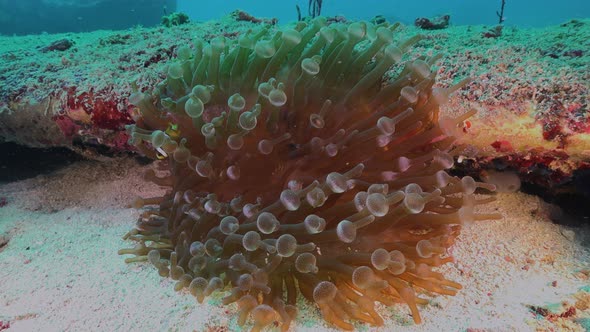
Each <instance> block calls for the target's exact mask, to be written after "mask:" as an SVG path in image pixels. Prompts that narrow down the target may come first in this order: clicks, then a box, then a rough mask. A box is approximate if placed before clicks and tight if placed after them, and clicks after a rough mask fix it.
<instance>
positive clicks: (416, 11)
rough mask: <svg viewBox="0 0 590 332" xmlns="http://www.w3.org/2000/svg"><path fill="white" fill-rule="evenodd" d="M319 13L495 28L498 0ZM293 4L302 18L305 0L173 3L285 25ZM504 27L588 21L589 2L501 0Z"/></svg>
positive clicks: (325, 7) (345, 4)
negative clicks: (439, 18) (444, 19)
mask: <svg viewBox="0 0 590 332" xmlns="http://www.w3.org/2000/svg"><path fill="white" fill-rule="evenodd" d="M321 2H322V15H325V16H336V15H343V16H345V17H347V18H349V19H361V20H368V19H371V18H373V17H374V16H376V15H382V16H384V17H385V18H387V19H388V20H389V21H400V22H402V23H411V22H413V21H414V20H415V19H416V18H417V17H431V16H436V15H440V14H450V15H451V23H453V24H457V25H467V24H496V23H498V17H497V16H496V11H497V10H499V9H500V6H501V3H502V0H485V1H484V0H447V1H440V0H422V1H397V0H363V1H353V0H325V1H321ZM295 5H299V7H300V8H301V11H302V14H305V13H306V12H307V7H308V1H306V0H294V1H268V0H259V1H243V0H224V1H195V0H178V3H177V6H178V10H179V11H182V12H185V13H187V14H188V15H189V16H190V17H191V18H192V19H194V20H209V19H212V18H217V17H219V16H221V15H224V14H227V13H228V12H231V11H232V10H235V9H236V8H239V9H242V10H245V11H247V12H248V13H250V14H252V15H254V16H263V17H276V18H278V19H279V22H282V23H286V22H289V21H293V20H296V19H297V13H296V10H295ZM504 16H505V18H506V22H505V23H506V24H509V25H517V26H523V27H540V26H547V25H554V24H559V23H563V22H564V21H566V20H569V19H572V18H584V17H590V1H589V0H563V1H553V0H506V5H505V13H504Z"/></svg>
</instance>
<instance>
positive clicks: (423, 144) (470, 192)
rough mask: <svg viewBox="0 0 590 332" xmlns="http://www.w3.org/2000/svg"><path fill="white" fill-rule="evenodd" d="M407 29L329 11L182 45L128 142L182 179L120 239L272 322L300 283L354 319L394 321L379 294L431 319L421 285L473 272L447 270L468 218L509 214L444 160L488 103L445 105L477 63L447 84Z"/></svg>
mask: <svg viewBox="0 0 590 332" xmlns="http://www.w3.org/2000/svg"><path fill="white" fill-rule="evenodd" d="M392 30H395V26H393V27H388V26H387V25H382V26H374V25H372V24H370V23H365V22H355V23H351V24H332V25H330V26H326V20H325V19H324V18H321V17H319V18H316V19H314V20H313V21H312V22H310V23H309V25H306V24H304V23H299V24H298V25H297V26H296V27H295V29H289V28H286V29H283V30H281V31H278V32H276V33H275V34H273V35H272V36H270V37H266V35H267V31H266V30H265V29H264V28H263V29H260V30H258V31H252V32H250V33H248V34H244V35H242V36H241V37H240V38H239V40H238V41H237V42H236V41H231V40H228V39H226V38H224V37H216V38H214V39H212V40H211V41H210V42H204V41H202V40H197V41H196V42H195V43H194V47H192V48H191V47H189V46H184V47H182V48H181V49H179V50H178V58H177V59H176V60H175V61H173V62H172V63H170V64H169V67H168V70H167V78H166V79H165V80H164V81H163V82H162V83H161V84H158V85H157V86H156V87H155V88H153V89H152V90H143V91H142V90H141V89H139V87H136V90H135V92H133V94H132V95H131V96H130V97H129V100H130V102H131V103H132V104H133V105H135V106H136V107H137V112H136V113H135V114H134V120H135V124H134V125H129V126H128V127H127V130H128V133H129V135H130V137H131V139H130V144H133V145H135V146H136V147H137V148H138V149H139V150H140V151H142V152H143V153H144V154H145V155H147V156H150V157H152V158H154V159H162V160H163V161H164V163H165V164H167V165H168V171H167V174H165V175H162V174H156V172H155V171H150V172H148V173H146V174H145V178H146V179H148V180H150V181H153V182H155V183H157V184H160V185H162V186H166V187H168V188H169V193H168V194H167V195H165V196H163V197H152V198H144V199H138V200H137V201H135V202H134V204H133V206H135V207H138V208H140V207H144V206H145V207H147V209H146V210H145V211H144V212H143V213H142V215H141V217H140V219H139V220H138V222H137V226H136V228H135V229H133V230H132V231H130V232H129V233H128V234H127V235H126V236H125V238H128V239H132V240H135V241H137V242H139V243H138V245H137V246H136V247H135V248H132V249H122V250H120V251H119V253H120V254H134V255H135V257H133V258H127V259H126V261H127V262H136V261H149V262H151V263H152V264H153V265H154V266H155V267H156V268H157V269H158V271H159V274H160V275H161V276H163V277H168V276H169V277H171V278H172V279H174V280H177V283H176V286H175V289H176V290H178V291H180V290H182V289H188V291H189V292H190V293H191V294H192V295H194V296H195V297H196V299H197V300H198V302H202V301H203V300H204V299H205V297H207V296H209V295H211V294H212V293H213V292H215V291H226V292H227V296H226V297H224V298H223V303H224V304H230V303H234V302H236V303H237V304H238V308H239V318H238V323H239V325H243V324H245V323H246V321H247V319H248V318H249V317H250V318H252V320H253V323H254V328H253V330H256V331H257V330H260V329H262V328H263V327H265V326H267V325H269V324H271V323H273V322H275V321H277V322H279V323H280V324H281V326H282V329H283V330H286V329H287V328H288V327H289V324H290V322H291V321H292V320H293V319H294V318H295V317H296V313H297V307H296V299H297V296H298V294H301V295H302V296H303V297H304V298H306V299H307V300H309V301H312V302H315V303H316V304H317V305H318V307H319V309H320V310H321V312H322V314H323V317H324V318H325V320H326V321H327V322H329V323H330V324H332V325H334V326H337V327H339V328H342V329H345V330H351V329H353V325H352V324H351V322H353V321H361V322H366V323H369V324H372V325H382V324H383V319H382V318H381V316H380V315H379V314H378V313H377V312H376V310H375V303H376V302H381V303H383V304H385V305H392V304H394V303H396V302H402V303H406V304H407V306H408V307H409V309H410V311H411V314H412V316H413V319H414V321H415V322H416V323H420V321H421V318H420V314H419V312H418V307H417V305H418V304H426V303H427V300H426V299H424V298H422V297H419V296H418V294H417V293H422V292H426V293H429V294H430V293H438V294H445V295H454V294H455V293H456V292H457V290H458V289H460V288H461V285H459V284H458V283H455V282H453V281H450V280H447V279H445V277H444V276H443V275H442V274H440V273H438V272H435V271H434V270H433V268H434V267H437V266H440V265H442V264H445V263H447V262H450V261H452V257H451V256H450V255H449V253H448V252H447V248H448V247H449V246H451V245H452V244H453V242H454V240H455V238H456V237H457V235H458V234H459V231H460V228H461V224H463V223H466V222H471V221H474V220H484V219H495V218H499V216H498V215H496V214H490V215H481V214H476V213H474V210H473V207H474V205H476V204H482V203H485V202H488V201H489V200H490V199H480V200H477V199H475V196H474V191H475V190H476V189H477V188H478V187H481V188H485V189H489V190H493V189H494V186H493V185H490V184H486V183H479V182H476V181H474V180H473V179H472V178H470V177H464V178H458V177H451V176H449V175H448V174H447V172H446V171H445V170H446V169H449V168H450V167H452V165H453V155H454V154H455V152H456V149H455V148H454V142H455V141H456V139H457V138H459V137H460V136H462V135H463V133H464V128H463V122H464V120H465V119H467V118H468V117H469V116H471V115H472V114H473V113H474V112H468V113H467V114H464V115H462V116H459V117H457V118H448V117H439V112H438V110H439V105H440V104H442V103H445V102H446V100H447V99H448V95H449V94H450V93H451V92H453V91H455V90H457V89H460V88H462V87H464V86H465V85H466V84H468V83H469V80H468V79H466V80H463V81H461V82H459V83H458V84H456V85H455V86H452V87H450V88H433V84H434V82H435V80H434V78H435V73H436V72H435V71H432V70H431V66H433V65H434V63H435V62H436V60H437V59H438V57H436V56H434V57H421V58H418V59H416V60H413V61H408V62H405V63H403V62H402V57H403V55H404V53H405V52H406V51H407V49H408V48H410V47H411V45H412V44H414V43H416V42H417V41H418V40H420V36H416V37H413V38H410V39H408V40H405V41H401V42H396V43H394V31H392ZM392 67H394V68H397V69H398V73H399V74H398V75H397V76H395V77H390V76H392V75H391V72H390V69H392Z"/></svg>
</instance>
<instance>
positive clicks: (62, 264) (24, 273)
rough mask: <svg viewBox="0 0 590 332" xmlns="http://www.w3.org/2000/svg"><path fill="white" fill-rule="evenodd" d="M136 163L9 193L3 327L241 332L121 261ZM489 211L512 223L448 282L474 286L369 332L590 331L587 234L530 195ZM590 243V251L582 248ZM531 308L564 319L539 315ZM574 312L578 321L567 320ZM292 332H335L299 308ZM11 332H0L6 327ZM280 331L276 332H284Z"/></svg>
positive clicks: (482, 233) (209, 304)
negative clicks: (554, 217)
mask: <svg viewBox="0 0 590 332" xmlns="http://www.w3.org/2000/svg"><path fill="white" fill-rule="evenodd" d="M146 167H149V166H138V165H136V164H135V163H134V162H133V161H130V160H118V161H116V162H113V163H107V164H104V163H103V164H99V163H93V162H80V163H76V164H73V165H71V166H68V167H67V168H65V169H62V170H60V171H57V172H55V173H53V174H50V175H44V176H38V177H36V178H33V179H29V180H24V181H19V182H13V183H10V184H5V185H3V186H0V200H2V198H5V199H7V204H6V205H5V206H3V207H1V208H0V236H2V235H3V236H4V240H3V241H2V240H0V321H2V322H3V323H4V324H6V322H9V324H10V327H9V328H8V329H6V330H7V331H19V332H20V331H236V330H240V328H239V327H238V326H237V324H236V316H235V315H234V313H235V312H236V311H237V309H236V306H235V304H234V305H230V306H227V307H224V306H222V305H221V301H220V299H221V297H222V295H220V294H219V295H216V296H213V297H210V298H208V300H207V301H206V303H205V304H202V305H199V304H198V303H196V301H195V299H194V298H193V297H192V296H191V295H190V294H188V293H187V292H185V293H183V294H177V293H175V291H174V290H173V284H174V281H171V280H170V279H164V278H161V277H159V276H158V274H157V271H156V270H155V269H154V268H153V267H151V266H149V265H148V264H147V263H135V264H131V265H128V264H125V263H124V262H123V257H122V256H118V255H117V250H118V249H120V248H124V247H131V246H132V245H133V244H132V243H130V242H127V241H124V240H122V238H121V236H122V235H123V234H125V233H126V232H127V231H128V230H129V229H130V228H131V227H132V226H133V225H134V223H135V220H136V219H137V216H138V211H135V210H132V209H128V208H126V207H125V205H126V204H128V203H129V202H130V201H131V200H132V199H133V198H134V197H135V196H136V195H140V194H141V195H143V196H151V195H157V194H159V193H162V189H161V188H158V187H155V186H153V185H150V184H146V183H144V181H143V180H142V179H141V172H142V171H143V169H145V168H146ZM497 198H498V200H497V201H496V202H494V203H492V204H489V205H487V206H485V207H484V209H485V210H486V211H488V212H491V211H495V212H500V213H502V214H503V215H504V219H502V220H499V221H491V222H479V223H475V224H472V225H467V226H466V227H465V228H464V229H463V231H462V234H461V236H460V238H459V240H458V241H457V244H456V245H455V246H454V247H453V248H452V249H451V250H452V254H453V255H454V256H455V259H456V263H453V264H448V265H447V266H445V267H444V268H442V270H443V271H442V272H444V273H445V275H446V276H447V277H448V278H449V279H451V280H454V281H457V282H459V283H461V284H462V285H463V287H464V289H463V290H461V291H460V292H459V294H458V295H457V296H454V297H445V296H436V297H434V298H431V303H430V305H428V306H425V307H423V308H421V313H422V318H423V321H424V323H423V324H422V325H414V324H413V322H412V319H411V316H410V315H409V310H408V309H407V308H406V307H404V306H403V305H396V306H394V307H390V308H385V307H380V308H379V311H380V313H381V314H382V315H383V317H384V319H385V322H386V325H385V326H384V327H380V328H373V327H368V326H366V325H362V324H361V325H357V329H358V330H360V331H393V330H395V331H470V332H475V331H479V332H481V331H584V330H585V329H587V328H588V326H589V323H588V322H589V321H590V318H589V317H590V310H589V309H588V303H590V296H589V293H588V292H590V287H588V284H590V283H589V281H588V274H589V268H590V258H589V256H590V255H589V250H588V244H587V243H588V242H590V241H588V238H589V236H588V234H589V232H588V230H581V229H569V228H567V227H564V226H558V225H556V224H553V223H552V222H551V221H550V220H549V218H548V210H549V209H548V207H547V205H546V204H545V203H543V202H541V201H540V200H539V199H538V198H536V197H533V196H529V195H525V194H522V193H514V194H498V195H497ZM584 243H585V244H584ZM530 306H539V307H543V308H546V309H548V310H549V311H550V312H551V313H554V314H555V315H554V316H553V318H551V315H549V316H544V315H539V314H535V313H534V312H533V311H532V309H531V308H530ZM571 307H575V308H576V313H575V315H574V316H571V317H566V318H558V317H556V316H557V315H559V314H561V313H563V312H564V311H566V309H568V308H571ZM299 308H300V311H299V317H298V319H297V322H296V323H295V324H293V325H292V327H291V331H329V330H331V329H330V328H329V327H328V326H326V324H325V323H324V322H323V320H322V319H321V318H320V316H319V311H318V310H317V309H316V307H315V306H313V305H310V304H307V303H305V302H304V301H303V300H301V301H300V305H299ZM0 326H2V324H1V323H0ZM0 330H2V328H0ZM275 330H278V329H277V328H275Z"/></svg>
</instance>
